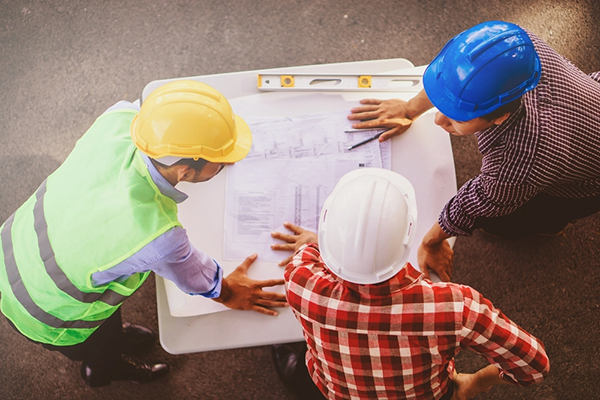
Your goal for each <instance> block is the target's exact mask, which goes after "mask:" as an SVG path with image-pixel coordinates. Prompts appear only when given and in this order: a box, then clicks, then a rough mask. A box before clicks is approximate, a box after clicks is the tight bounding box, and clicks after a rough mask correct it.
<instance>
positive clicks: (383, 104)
mask: <svg viewBox="0 0 600 400" xmlns="http://www.w3.org/2000/svg"><path fill="white" fill-rule="evenodd" d="M360 103H361V104H366V105H365V106H362V107H354V108H353V109H352V110H350V111H351V112H352V114H350V115H349V116H348V119H349V120H360V121H362V122H356V123H354V124H352V127H353V128H356V129H368V128H380V127H382V128H388V129H389V130H388V131H387V132H385V133H384V134H382V135H381V136H380V137H379V141H380V142H383V141H385V140H388V139H389V138H391V137H392V136H396V135H399V134H401V133H404V132H405V131H406V130H407V129H408V128H409V127H410V125H411V124H412V119H410V118H408V109H407V105H408V102H406V101H404V100H398V99H393V100H377V99H363V100H361V101H360Z"/></svg>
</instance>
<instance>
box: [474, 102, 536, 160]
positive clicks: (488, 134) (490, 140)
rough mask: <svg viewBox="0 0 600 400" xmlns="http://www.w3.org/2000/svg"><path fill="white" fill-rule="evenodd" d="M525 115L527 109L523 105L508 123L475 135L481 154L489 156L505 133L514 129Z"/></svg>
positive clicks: (511, 116)
mask: <svg viewBox="0 0 600 400" xmlns="http://www.w3.org/2000/svg"><path fill="white" fill-rule="evenodd" d="M524 113H525V107H524V106H523V104H521V105H520V106H519V108H517V111H515V112H514V113H512V114H511V115H510V116H509V117H508V119H507V120H506V121H504V122H503V123H501V124H500V125H494V126H491V127H489V128H487V129H484V130H482V131H479V132H477V133H475V136H476V137H477V147H479V151H480V152H481V154H487V153H488V152H489V151H490V149H491V148H492V147H494V146H495V144H496V142H497V141H498V139H500V137H501V136H503V135H504V133H505V132H506V131H508V130H510V129H511V128H512V126H513V125H515V124H516V122H517V121H518V120H519V119H521V118H522V117H523V115H524Z"/></svg>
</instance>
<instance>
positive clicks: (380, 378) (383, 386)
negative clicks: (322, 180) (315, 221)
mask: <svg viewBox="0 0 600 400" xmlns="http://www.w3.org/2000/svg"><path fill="white" fill-rule="evenodd" d="M416 220H417V210H416V202H415V195H414V190H413V188H412V185H411V184H410V182H408V180H406V179H405V178H404V177H402V176H401V175H399V174H397V173H395V172H392V171H388V170H384V169H378V168H365V169H358V170H355V171H352V172H350V173H348V174H346V175H345V176H344V177H343V178H342V179H341V180H340V181H339V182H338V184H337V185H336V187H335V189H334V190H333V192H332V193H331V195H330V196H329V197H328V198H327V200H326V201H325V204H324V206H323V209H322V211H321V215H320V221H319V227H318V235H317V234H315V233H314V232H310V231H307V230H304V229H302V228H300V227H298V226H296V225H293V224H291V223H286V224H285V225H284V226H285V227H286V228H287V229H289V230H290V231H291V233H281V232H273V234H272V236H273V238H275V239H279V240H282V241H283V242H285V243H279V244H274V245H272V248H273V249H274V250H292V251H294V253H293V255H292V256H290V257H289V258H288V259H286V260H284V261H283V262H282V263H281V264H283V265H285V264H287V265H286V267H285V276H284V279H285V287H286V294H287V299H288V303H289V305H290V307H291V308H292V310H293V312H294V314H295V315H296V318H297V319H298V321H299V322H300V324H301V325H302V329H303V332H304V337H305V339H306V345H305V347H304V349H306V351H304V350H302V351H300V352H298V351H297V350H296V349H295V348H294V346H291V345H275V346H273V347H272V355H273V361H274V363H275V367H276V369H277V372H278V374H279V376H280V378H281V379H282V381H283V382H284V384H285V385H286V386H287V387H288V388H290V389H291V390H292V391H294V392H295V393H296V394H297V395H298V397H299V398H300V399H318V398H328V399H375V398H386V399H427V400H430V399H444V400H446V399H453V400H458V399H461V400H462V399H470V398H472V397H473V396H475V395H476V394H477V393H480V392H483V391H486V390H488V389H489V388H490V387H491V386H493V385H497V384H503V383H512V384H517V385H522V386H528V385H531V384H534V383H539V382H541V381H542V380H543V379H544V377H545V376H546V375H547V374H548V372H549V368H550V365H549V361H548V357H547V356H546V353H545V351H544V346H543V344H542V342H541V341H540V340H538V339H537V338H535V337H534V336H532V335H530V334H529V333H527V332H526V331H525V330H523V329H522V328H520V327H519V326H517V325H516V324H515V323H514V322H512V321H511V320H510V319H508V318H507V317H506V316H504V315H503V314H502V313H501V312H500V310H498V309H496V308H495V307H494V306H493V305H492V304H491V303H490V302H489V301H488V300H486V299H485V298H484V297H483V296H482V295H481V294H479V293H478V292H477V291H476V290H474V289H472V288H470V287H468V286H464V285H459V284H455V283H443V282H442V283H432V282H431V281H430V280H429V279H426V278H425V276H424V275H423V274H422V273H421V272H419V271H417V270H416V269H414V268H413V267H412V265H410V263H407V262H406V260H407V258H408V255H409V253H410V251H411V246H412V242H413V239H414V235H415V231H416V230H415V224H416ZM465 348H467V349H470V350H472V351H474V352H476V353H478V354H480V355H482V356H483V357H485V358H486V359H487V360H488V361H489V363H490V365H488V366H487V367H485V368H483V369H481V370H479V371H478V372H476V373H474V374H458V373H457V371H456V370H455V366H454V357H455V356H456V354H458V352H460V351H461V350H462V349H465Z"/></svg>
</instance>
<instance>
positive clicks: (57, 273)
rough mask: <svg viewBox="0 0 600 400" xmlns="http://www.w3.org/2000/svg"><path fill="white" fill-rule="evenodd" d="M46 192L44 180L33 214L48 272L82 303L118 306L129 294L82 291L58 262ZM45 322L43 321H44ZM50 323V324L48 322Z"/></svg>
mask: <svg viewBox="0 0 600 400" xmlns="http://www.w3.org/2000/svg"><path fill="white" fill-rule="evenodd" d="M45 193H46V181H44V182H42V184H41V185H40V187H39V189H38V190H37V192H36V193H35V197H36V202H35V206H34V208H33V216H34V219H35V223H34V229H35V233H36V234H37V237H38V245H39V248H40V256H41V257H42V261H43V262H44V266H45V267H46V272H47V273H48V275H49V276H50V278H52V280H53V281H54V283H55V284H56V286H57V287H58V288H59V289H60V290H62V291H63V292H65V293H67V294H69V295H70V296H71V297H73V298H74V299H76V300H79V301H81V302H82V303H93V302H95V301H102V302H104V303H106V304H110V305H111V306H116V305H117V304H119V303H122V302H123V301H125V299H127V296H123V295H121V294H119V293H117V292H115V291H113V290H111V289H107V290H106V291H105V292H104V293H95V292H82V291H81V290H79V289H78V288H77V287H76V286H75V285H73V283H72V282H71V281H70V280H69V278H68V277H67V276H66V275H65V273H64V272H63V270H62V269H60V267H59V266H58V264H57V263H56V258H55V257H54V251H53V250H52V245H51V244H50V241H49V240H48V224H47V223H46V217H45V216H44V194H45ZM42 322H43V321H42ZM48 325H50V324H48Z"/></svg>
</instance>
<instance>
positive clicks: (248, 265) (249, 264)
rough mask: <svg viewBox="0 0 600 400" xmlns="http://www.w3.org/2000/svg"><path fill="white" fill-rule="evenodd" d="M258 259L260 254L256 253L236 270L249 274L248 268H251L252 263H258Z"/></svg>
mask: <svg viewBox="0 0 600 400" xmlns="http://www.w3.org/2000/svg"><path fill="white" fill-rule="evenodd" d="M257 258H258V254H256V253H254V254H252V255H249V256H248V257H246V259H245V260H244V261H243V262H242V263H241V264H240V265H238V267H237V268H236V269H240V270H241V271H242V272H248V268H250V266H251V265H252V263H253V262H254V261H256V259H257Z"/></svg>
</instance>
